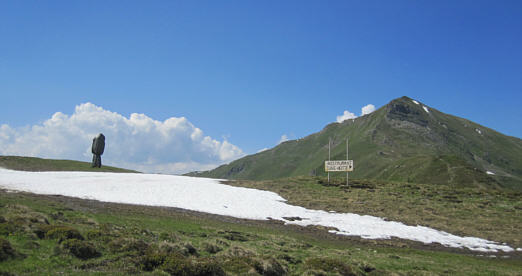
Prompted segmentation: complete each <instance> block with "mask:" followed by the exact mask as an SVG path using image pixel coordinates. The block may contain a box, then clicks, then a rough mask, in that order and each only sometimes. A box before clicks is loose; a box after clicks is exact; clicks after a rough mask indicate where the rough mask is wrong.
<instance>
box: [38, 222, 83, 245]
mask: <svg viewBox="0 0 522 276" xmlns="http://www.w3.org/2000/svg"><path fill="white" fill-rule="evenodd" d="M45 237H46V238H48V239H57V240H58V241H59V242H60V243H62V242H63V241H65V240H72V239H75V240H84V238H83V236H82V235H81V234H80V232H79V231H78V230H76V229H74V228H72V227H69V226H55V227H53V228H51V229H49V231H47V233H45Z"/></svg>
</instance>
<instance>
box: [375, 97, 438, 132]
mask: <svg viewBox="0 0 522 276" xmlns="http://www.w3.org/2000/svg"><path fill="white" fill-rule="evenodd" d="M385 108H386V118H387V119H391V120H400V121H409V122H412V123H415V124H418V125H421V126H426V125H427V124H428V121H429V118H430V117H429V113H430V109H429V108H428V107H427V106H425V105H423V104H421V103H419V102H418V101H416V100H413V99H411V98H409V97H406V96H403V97H401V98H397V99H395V100H393V101H391V102H390V103H389V104H387V105H386V106H385Z"/></svg>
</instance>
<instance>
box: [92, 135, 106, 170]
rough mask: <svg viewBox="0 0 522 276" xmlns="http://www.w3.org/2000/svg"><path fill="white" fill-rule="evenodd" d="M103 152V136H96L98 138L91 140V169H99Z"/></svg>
mask: <svg viewBox="0 0 522 276" xmlns="http://www.w3.org/2000/svg"><path fill="white" fill-rule="evenodd" d="M104 150H105V136H103V134H101V133H100V134H98V136H96V137H94V139H92V149H91V151H92V154H93V156H92V167H93V168H96V167H98V168H101V156H102V154H103V151H104Z"/></svg>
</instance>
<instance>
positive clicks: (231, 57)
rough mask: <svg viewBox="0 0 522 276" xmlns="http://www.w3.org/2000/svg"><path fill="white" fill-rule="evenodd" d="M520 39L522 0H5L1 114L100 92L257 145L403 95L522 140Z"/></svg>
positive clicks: (25, 122) (27, 112)
mask: <svg viewBox="0 0 522 276" xmlns="http://www.w3.org/2000/svg"><path fill="white" fill-rule="evenodd" d="M521 49H522V1H2V2H0V95H1V102H2V104H1V106H2V108H0V125H2V124H4V125H8V126H9V127H10V128H14V129H19V128H23V127H27V126H34V125H38V124H43V122H45V121H46V120H48V119H49V118H51V116H53V114H54V113H55V112H62V113H64V114H68V115H71V114H73V113H74V112H75V107H76V106H78V105H80V104H82V103H87V102H90V103H93V104H94V105H96V106H98V107H101V108H103V109H104V110H107V111H111V112H114V113H117V114H121V115H123V116H124V117H127V118H128V117H129V116H130V114H132V113H142V114H145V115H146V116H148V117H150V118H152V119H154V120H159V121H163V120H166V119H168V118H170V117H178V118H179V117H185V118H186V119H187V120H188V121H190V123H191V124H193V125H194V126H195V127H197V128H199V129H200V130H202V131H203V133H204V135H208V136H210V137H212V138H213V139H215V140H217V141H220V142H221V141H224V140H226V141H228V142H230V143H231V144H233V145H235V146H237V147H238V148H240V149H241V150H242V151H243V152H244V153H255V152H257V151H258V150H259V149H262V148H266V147H272V146H274V145H275V144H277V142H278V141H279V139H280V138H281V136H282V135H286V136H287V137H289V138H290V139H293V138H299V137H303V136H306V135H308V134H311V133H313V132H316V131H319V130H321V129H322V128H323V127H324V126H325V125H326V124H328V123H331V122H334V121H335V120H336V116H339V115H341V114H343V112H344V111H345V110H348V111H350V112H353V113H356V114H357V115H359V114H360V112H361V108H362V107H363V106H365V105H367V104H373V105H375V106H376V107H377V108H378V107H380V106H382V105H384V104H386V103H388V102H389V101H390V100H392V99H394V98H397V97H400V96H404V95H406V96H409V97H411V98H414V99H416V100H419V101H421V102H423V103H424V104H426V105H429V106H431V107H433V108H436V109H438V110H440V111H443V112H446V113H450V114H453V115H457V116H460V117H464V118H466V119H470V120H472V121H475V122H477V123H479V124H482V125H484V126H487V127H490V128H493V129H495V130H497V131H500V132H502V133H504V134H507V135H511V136H516V137H522V124H520V123H518V121H519V120H520V119H521V118H522V109H521V108H520V104H521V103H522V93H521V92H522V77H521V76H522V51H521ZM108 139H110V138H108Z"/></svg>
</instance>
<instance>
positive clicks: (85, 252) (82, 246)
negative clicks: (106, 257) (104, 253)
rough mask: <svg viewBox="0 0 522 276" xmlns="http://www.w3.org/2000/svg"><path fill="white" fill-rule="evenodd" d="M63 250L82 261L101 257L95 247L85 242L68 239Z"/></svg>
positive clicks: (63, 244) (63, 245)
mask: <svg viewBox="0 0 522 276" xmlns="http://www.w3.org/2000/svg"><path fill="white" fill-rule="evenodd" d="M62 248H63V249H64V250H66V251H67V252H69V253H71V254H72V255H74V256H75V257H77V258H79V259H82V260H86V259H91V258H96V257H100V256H101V253H100V252H98V250H96V248H95V247H94V245H92V244H91V243H89V242H86V241H83V240H77V239H68V240H66V241H64V242H63V243H62Z"/></svg>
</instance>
